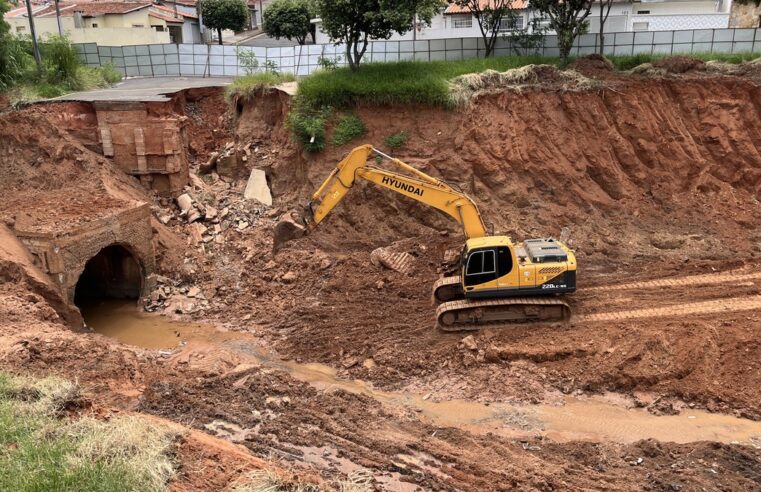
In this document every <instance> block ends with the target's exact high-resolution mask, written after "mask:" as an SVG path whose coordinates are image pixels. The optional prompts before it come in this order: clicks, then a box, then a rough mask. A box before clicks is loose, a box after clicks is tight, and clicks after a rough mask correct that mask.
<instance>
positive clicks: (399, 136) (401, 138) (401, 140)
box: [383, 131, 410, 149]
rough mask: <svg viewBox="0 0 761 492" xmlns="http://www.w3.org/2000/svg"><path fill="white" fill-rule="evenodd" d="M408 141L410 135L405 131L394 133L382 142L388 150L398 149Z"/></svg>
mask: <svg viewBox="0 0 761 492" xmlns="http://www.w3.org/2000/svg"><path fill="white" fill-rule="evenodd" d="M409 139H410V134H409V133H407V132H406V131H401V132H399V133H394V134H393V135H389V136H388V137H386V138H385V139H384V140H383V142H384V143H385V144H386V147H388V148H390V149H398V148H399V147H401V146H402V145H404V144H406V143H407V140H409Z"/></svg>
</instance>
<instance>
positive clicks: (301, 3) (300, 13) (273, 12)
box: [262, 0, 314, 44]
mask: <svg viewBox="0 0 761 492" xmlns="http://www.w3.org/2000/svg"><path fill="white" fill-rule="evenodd" d="M313 15H314V12H313V11H312V7H311V2H310V1H309V0H274V1H273V2H272V3H271V4H270V5H269V7H267V9H266V10H265V11H264V23H263V25H262V27H263V29H264V32H266V33H267V34H268V35H270V36H272V37H273V38H275V39H280V38H285V39H287V40H289V41H293V40H294V39H295V40H296V41H297V42H298V43H299V44H304V43H305V42H306V39H307V36H308V35H309V34H311V35H312V41H314V30H313V28H312V27H313V25H312V17H313Z"/></svg>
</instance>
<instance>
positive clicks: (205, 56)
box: [75, 29, 761, 77]
mask: <svg viewBox="0 0 761 492" xmlns="http://www.w3.org/2000/svg"><path fill="white" fill-rule="evenodd" d="M598 43H599V40H598V36H597V34H584V35H582V36H579V38H578V39H577V40H576V43H575V45H574V48H573V50H572V52H571V55H572V56H583V55H587V54H591V53H596V52H597V50H598V46H599V44H598ZM75 46H76V48H77V49H78V50H79V52H80V54H81V56H82V59H83V61H84V62H85V63H86V64H88V65H91V66H98V65H104V64H107V63H113V64H114V65H115V66H116V67H117V68H118V69H119V70H120V71H121V72H122V73H123V74H124V75H126V76H128V77H131V76H148V77H153V76H162V75H192V76H224V75H228V76H231V75H233V76H234V75H243V74H245V73H246V70H245V67H244V66H243V65H242V64H241V60H240V56H239V55H240V53H241V52H243V51H248V52H250V53H253V55H254V56H255V57H256V60H257V61H258V63H259V67H260V68H259V70H264V66H265V65H266V64H270V66H272V64H274V66H276V67H277V70H279V71H281V72H289V73H293V74H296V75H308V74H310V73H312V72H314V71H315V70H316V69H318V68H319V66H320V65H319V59H320V57H324V58H327V59H330V60H337V61H338V64H339V65H344V64H345V55H344V47H343V46H341V45H338V46H336V45H332V44H319V45H304V46H293V47H285V48H263V47H249V46H238V47H236V46H220V45H204V44H180V45H176V44H164V45H161V44H159V45H156V44H154V45H136V46H98V45H96V44H94V43H89V44H79V45H75ZM605 52H606V54H609V55H636V54H639V53H646V54H676V53H680V54H686V53H748V52H761V29H696V30H680V31H656V32H618V33H608V34H606V35H605ZM484 53H485V50H484V44H483V40H482V39H480V38H458V39H434V40H422V41H373V42H372V43H370V46H369V47H368V49H367V53H366V55H365V58H364V62H390V61H403V60H421V61H435V60H462V59H467V58H477V57H482V56H484ZM515 54H527V53H525V52H524V50H521V49H518V48H516V47H514V46H512V45H511V41H510V39H509V38H504V39H499V40H497V45H496V49H495V55H496V56H506V55H515ZM528 54H538V55H542V56H548V57H551V56H558V54H559V50H558V47H557V38H556V36H546V37H545V38H544V42H543V44H542V46H541V47H538V48H537V49H535V50H531V53H528Z"/></svg>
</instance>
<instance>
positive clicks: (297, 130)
mask: <svg viewBox="0 0 761 492" xmlns="http://www.w3.org/2000/svg"><path fill="white" fill-rule="evenodd" d="M329 114H330V113H329V110H328V109H322V110H319V111H308V112H302V111H299V110H297V109H294V110H293V111H291V112H290V113H288V119H287V120H286V126H287V127H288V129H289V130H291V132H293V134H294V135H295V136H296V139H297V140H298V142H299V143H300V144H301V146H302V147H303V148H305V149H306V150H308V151H310V152H319V151H321V150H323V149H324V148H325V123H326V122H327V119H328V116H329Z"/></svg>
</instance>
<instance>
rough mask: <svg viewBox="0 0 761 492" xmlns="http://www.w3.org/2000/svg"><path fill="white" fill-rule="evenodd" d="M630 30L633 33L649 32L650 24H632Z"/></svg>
mask: <svg viewBox="0 0 761 492" xmlns="http://www.w3.org/2000/svg"><path fill="white" fill-rule="evenodd" d="M632 29H633V30H635V31H649V30H650V23H649V22H635V23H634V24H632Z"/></svg>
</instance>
